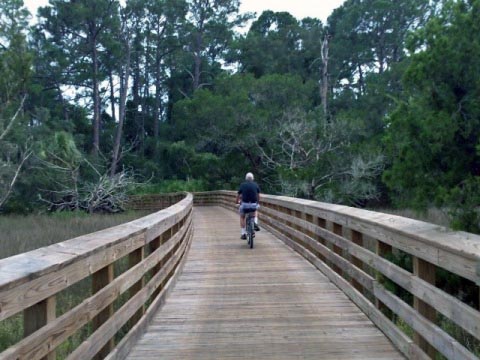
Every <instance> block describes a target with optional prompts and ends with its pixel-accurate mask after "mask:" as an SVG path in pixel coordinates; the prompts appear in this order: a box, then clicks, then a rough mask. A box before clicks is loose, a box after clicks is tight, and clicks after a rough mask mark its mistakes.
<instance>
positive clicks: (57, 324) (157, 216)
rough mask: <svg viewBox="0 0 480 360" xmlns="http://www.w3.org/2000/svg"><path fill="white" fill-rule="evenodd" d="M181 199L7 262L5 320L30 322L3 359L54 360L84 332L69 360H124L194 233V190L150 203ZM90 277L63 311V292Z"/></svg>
mask: <svg viewBox="0 0 480 360" xmlns="http://www.w3.org/2000/svg"><path fill="white" fill-rule="evenodd" d="M152 199H153V200H155V201H153V202H152ZM136 200H137V201H136V205H137V206H136V208H142V206H141V205H142V202H141V201H140V199H136ZM176 200H178V201H179V202H178V203H177V204H175V205H173V206H170V207H168V208H166V209H164V210H162V211H158V212H156V213H153V214H151V215H148V216H145V217H143V218H141V219H138V220H135V221H132V222H129V223H126V224H123V225H120V226H116V227H113V228H109V229H106V230H102V231H99V232H96V233H92V234H89V235H85V236H81V237H78V238H75V239H72V240H68V241H65V242H62V243H58V244H55V245H51V246H48V247H45V248H41V249H37V250H34V251H31V252H27V253H23V254H20V255H17V256H13V257H10V258H6V259H3V260H0V321H8V319H11V318H12V317H15V316H22V317H23V323H24V338H23V339H22V340H20V341H19V342H18V343H16V344H14V345H13V346H11V347H9V348H8V349H6V350H5V351H4V352H2V353H0V359H29V360H33V359H42V358H43V359H55V356H56V349H57V347H59V346H60V345H62V344H63V343H64V342H65V341H66V340H68V339H69V338H70V337H72V336H74V335H75V334H77V333H79V332H81V331H84V332H86V333H87V336H86V339H84V341H83V342H81V343H80V344H79V345H78V346H77V347H76V348H75V349H74V350H73V351H71V352H70V354H69V355H68V359H82V360H83V359H91V358H107V359H117V358H123V357H124V356H125V354H126V353H127V352H128V351H129V347H130V346H131V344H132V343H133V342H134V341H136V339H137V337H138V336H139V335H140V334H141V333H142V332H143V329H144V328H145V326H146V324H147V323H148V321H149V320H150V318H151V316H152V315H153V314H154V313H155V312H156V310H157V309H158V308H159V306H161V305H162V304H163V302H164V300H165V296H166V294H167V293H168V292H169V291H170V289H171V287H172V286H173V284H174V282H175V280H176V275H177V274H178V273H179V271H180V269H181V267H182V265H183V262H184V259H185V256H184V254H186V252H187V250H188V248H189V246H190V243H191V239H192V207H193V196H192V195H191V194H177V195H169V196H168V197H167V198H166V199H165V198H163V199H162V198H161V197H152V198H151V199H150V200H149V201H148V203H147V202H144V205H145V206H144V207H143V208H148V209H152V207H155V206H157V208H159V207H164V206H166V205H168V204H170V203H172V202H173V201H176ZM84 281H88V282H89V283H90V288H91V291H87V293H88V294H87V295H86V296H85V298H84V299H83V300H81V301H79V303H78V304H77V305H76V306H74V307H72V308H71V309H67V310H65V311H63V310H62V311H63V313H62V314H61V315H60V316H57V312H59V309H57V306H56V303H57V298H58V297H62V294H63V293H64V291H65V290H66V291H68V290H69V289H70V287H71V286H72V285H75V284H78V283H79V282H84ZM85 329H86V330H85ZM115 342H116V343H115Z"/></svg>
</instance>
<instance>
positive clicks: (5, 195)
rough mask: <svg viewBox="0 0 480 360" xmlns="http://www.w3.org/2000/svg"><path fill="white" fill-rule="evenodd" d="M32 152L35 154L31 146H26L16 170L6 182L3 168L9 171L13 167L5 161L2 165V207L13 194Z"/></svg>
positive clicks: (0, 170) (0, 169) (0, 182)
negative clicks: (3, 177)
mask: <svg viewBox="0 0 480 360" xmlns="http://www.w3.org/2000/svg"><path fill="white" fill-rule="evenodd" d="M32 154H33V151H32V149H31V147H29V146H26V150H25V151H23V152H22V154H21V156H20V162H19V163H18V164H17V165H16V167H15V170H14V171H13V175H11V176H10V177H9V179H8V180H6V182H5V183H4V184H3V181H2V180H3V179H1V173H2V170H7V171H8V169H9V168H10V169H11V168H12V165H11V164H6V163H3V164H1V165H0V185H2V186H1V190H0V209H1V208H2V207H3V206H4V205H5V203H6V202H7V200H8V199H9V198H10V196H11V195H12V192H13V189H14V187H15V184H16V182H17V180H18V177H19V175H20V173H21V171H22V169H23V167H24V165H25V162H26V161H27V160H28V159H29V158H30V156H31V155H32Z"/></svg>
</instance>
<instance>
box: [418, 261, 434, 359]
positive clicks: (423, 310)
mask: <svg viewBox="0 0 480 360" xmlns="http://www.w3.org/2000/svg"><path fill="white" fill-rule="evenodd" d="M435 270H436V267H435V265H433V264H431V263H429V262H427V261H425V260H422V259H419V258H418V257H416V256H414V257H413V274H414V275H415V276H418V277H419V278H420V279H422V280H424V281H426V282H428V283H430V284H432V285H435ZM413 307H414V308H415V310H417V311H418V312H419V313H420V314H421V315H422V316H423V317H425V318H427V319H428V320H430V322H432V323H434V324H435V323H436V319H437V312H436V310H435V309H434V308H433V307H431V306H430V305H428V304H427V303H425V302H424V301H422V300H420V299H419V298H417V297H416V296H414V297H413ZM414 341H415V343H416V344H417V345H418V346H419V347H420V348H421V349H422V350H423V351H424V352H425V353H426V354H427V355H428V356H430V358H432V359H435V357H436V354H437V351H436V350H435V348H434V347H433V346H432V345H430V344H429V343H428V342H427V341H426V340H425V339H424V338H423V337H422V336H421V335H420V334H418V333H415V334H414Z"/></svg>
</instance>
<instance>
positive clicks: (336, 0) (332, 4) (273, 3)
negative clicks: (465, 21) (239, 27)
mask: <svg viewBox="0 0 480 360" xmlns="http://www.w3.org/2000/svg"><path fill="white" fill-rule="evenodd" d="M344 1H345V0H241V5H240V11H241V12H246V11H251V12H256V13H257V17H258V16H260V14H261V13H262V11H263V10H273V11H288V12H289V13H290V14H292V15H293V16H295V17H296V18H297V19H303V18H305V17H308V16H309V17H315V18H319V19H320V20H322V22H323V23H324V24H325V22H326V20H327V18H328V16H329V15H330V14H331V13H332V11H333V10H334V9H336V8H338V7H340V5H342V4H343V2H344ZM24 4H25V6H26V7H28V8H29V10H30V12H31V13H32V15H33V16H35V15H36V13H37V8H38V7H39V6H45V5H47V4H48V0H24Z"/></svg>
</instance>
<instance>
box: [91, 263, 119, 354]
mask: <svg viewBox="0 0 480 360" xmlns="http://www.w3.org/2000/svg"><path fill="white" fill-rule="evenodd" d="M113 278H114V271H113V264H110V265H107V266H105V267H104V268H102V269H100V270H98V271H97V272H95V273H94V274H93V275H92V294H95V293H97V292H98V291H100V290H101V289H103V288H104V287H105V286H107V285H108V284H110V282H112V281H113ZM112 316H113V303H112V304H110V305H108V306H107V307H106V308H105V309H104V310H103V311H101V312H100V313H99V314H98V315H97V316H95V317H94V318H93V320H92V326H93V331H95V330H97V329H98V328H99V327H100V326H102V324H103V323H105V322H106V321H107V320H108V319H110V318H111V317H112ZM114 347H115V342H114V339H113V338H112V339H110V340H109V341H108V342H107V343H106V344H105V346H104V347H103V348H102V350H100V351H99V352H98V353H97V355H96V356H95V357H94V359H103V358H104V357H105V356H107V355H108V354H109V353H110V352H111V351H112V350H113V348H114Z"/></svg>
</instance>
